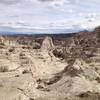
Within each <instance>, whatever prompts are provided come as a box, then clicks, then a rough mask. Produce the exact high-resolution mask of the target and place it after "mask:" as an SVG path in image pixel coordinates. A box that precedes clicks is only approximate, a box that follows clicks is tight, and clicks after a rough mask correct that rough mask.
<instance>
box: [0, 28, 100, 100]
mask: <svg viewBox="0 0 100 100" xmlns="http://www.w3.org/2000/svg"><path fill="white" fill-rule="evenodd" d="M99 30H100V28H97V29H95V30H94V32H87V33H86V32H85V33H84V32H82V33H78V34H76V35H75V36H73V37H70V38H64V39H61V40H58V39H55V40H54V39H52V38H51V37H45V39H43V40H42V43H41V42H40V40H39V39H37V40H34V39H32V38H31V39H28V37H26V38H25V37H24V38H22V37H17V38H16V37H4V36H2V37H0V100H99V99H100V31H99ZM7 41H8V42H7ZM12 44H13V45H12Z"/></svg>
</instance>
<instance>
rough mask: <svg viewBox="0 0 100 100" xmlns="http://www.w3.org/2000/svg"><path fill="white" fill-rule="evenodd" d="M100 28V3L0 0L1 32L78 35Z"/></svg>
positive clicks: (63, 0) (57, 0)
mask: <svg viewBox="0 0 100 100" xmlns="http://www.w3.org/2000/svg"><path fill="white" fill-rule="evenodd" d="M99 25H100V0H0V31H15V32H18V31H20V32H47V33H49V32H58V33H59V32H62V33H63V32H66V33H67V32H75V31H79V30H83V29H93V28H95V27H97V26H99Z"/></svg>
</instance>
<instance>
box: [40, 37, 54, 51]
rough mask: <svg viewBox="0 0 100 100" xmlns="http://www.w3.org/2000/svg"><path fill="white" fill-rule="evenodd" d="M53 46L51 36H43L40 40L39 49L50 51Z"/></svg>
mask: <svg viewBox="0 0 100 100" xmlns="http://www.w3.org/2000/svg"><path fill="white" fill-rule="evenodd" d="M53 48H54V45H53V40H52V38H51V37H45V39H44V40H43V42H42V46H41V51H50V50H52V49H53Z"/></svg>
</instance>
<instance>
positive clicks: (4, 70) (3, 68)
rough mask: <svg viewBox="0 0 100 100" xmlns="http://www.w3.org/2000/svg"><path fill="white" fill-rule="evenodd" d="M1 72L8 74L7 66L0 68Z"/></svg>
mask: <svg viewBox="0 0 100 100" xmlns="http://www.w3.org/2000/svg"><path fill="white" fill-rule="evenodd" d="M0 72H8V67H7V66H0Z"/></svg>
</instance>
